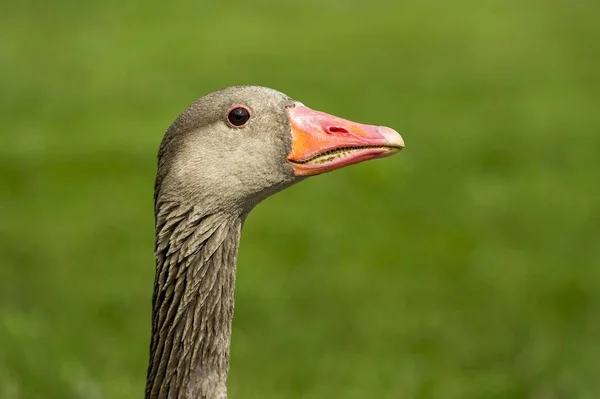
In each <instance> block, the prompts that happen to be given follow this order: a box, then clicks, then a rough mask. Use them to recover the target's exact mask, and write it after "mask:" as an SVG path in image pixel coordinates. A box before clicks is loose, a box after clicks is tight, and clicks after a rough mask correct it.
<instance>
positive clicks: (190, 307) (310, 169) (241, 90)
mask: <svg viewBox="0 0 600 399" xmlns="http://www.w3.org/2000/svg"><path fill="white" fill-rule="evenodd" d="M403 148H404V141H403V139H402V137H401V136H400V135H399V134H398V133H397V132H396V131H395V130H393V129H391V128H388V127H383V126H373V125H366V124H361V123H356V122H352V121H349V120H345V119H342V118H339V117H336V116H333V115H329V114H327V113H324V112H319V111H316V110H313V109H311V108H308V107H307V106H305V105H303V104H302V103H300V102H298V101H295V100H293V99H292V98H290V97H288V96H287V95H285V94H283V93H280V92H278V91H276V90H273V89H269V88H265V87H260V86H234V87H227V88H224V89H221V90H219V91H216V92H213V93H210V94H208V95H205V96H204V97H201V98H199V99H197V100H196V101H195V102H193V103H192V104H191V105H190V106H189V107H188V108H186V109H185V110H184V111H183V112H182V113H181V114H180V115H179V117H178V118H177V119H176V120H175V121H174V122H173V124H172V125H171V126H170V127H169V128H168V130H167V132H166V133H165V135H164V137H163V139H162V141H161V144H160V147H159V151H158V168H157V173H156V180H155V187H154V212H155V247H154V249H155V258H156V274H155V280H154V293H153V296H152V335H151V342H150V358H149V365H148V373H147V381H146V390H145V397H146V399H165V398H168V399H175V398H177V399H191V398H194V399H199V398H200V399H226V398H227V384H226V383H227V374H228V371H229V354H230V343H231V326H232V320H233V310H234V287H235V281H236V263H237V253H238V245H239V239H240V233H241V229H242V225H243V223H244V220H245V219H246V216H247V215H248V213H249V212H250V211H251V210H252V209H253V208H254V207H255V206H256V204H258V203H259V202H260V201H262V200H264V199H265V198H267V197H269V196H270V195H273V194H275V193H277V192H279V191H281V190H283V189H285V188H287V187H289V186H291V185H293V184H295V183H298V182H300V181H302V180H304V179H306V178H307V177H309V176H314V175H318V174H322V173H325V172H330V171H333V170H335V169H339V168H342V167H345V166H348V165H352V164H356V163H359V162H362V161H366V160H369V159H376V158H382V157H386V156H389V155H392V154H394V153H396V152H398V151H399V150H401V149H403Z"/></svg>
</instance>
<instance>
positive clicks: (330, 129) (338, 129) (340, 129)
mask: <svg viewBox="0 0 600 399" xmlns="http://www.w3.org/2000/svg"><path fill="white" fill-rule="evenodd" d="M325 131H326V132H327V133H350V132H348V130H347V129H345V128H343V127H341V126H327V128H325Z"/></svg>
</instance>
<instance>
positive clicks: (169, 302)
mask: <svg viewBox="0 0 600 399" xmlns="http://www.w3.org/2000/svg"><path fill="white" fill-rule="evenodd" d="M156 211H157V212H156V243H155V244H156V247H155V255H156V278H155V283H154V295H153V306H152V341H151V348H150V365H149V367H148V379H147V385H146V399H167V398H168V399H175V398H177V399H187V398H194V399H196V398H201V399H225V398H226V397H227V388H226V379H227V372H228V369H229V347H230V342H231V322H232V319H233V307H234V288H235V272H236V260H237V250H238V244H239V237H240V231H241V226H242V217H241V216H234V215H228V214H225V213H211V214H205V213H203V212H202V211H201V210H199V209H196V208H195V207H183V206H182V205H180V204H177V203H170V202H167V203H159V204H157V208H156Z"/></svg>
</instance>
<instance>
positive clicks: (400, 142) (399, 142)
mask: <svg viewBox="0 0 600 399" xmlns="http://www.w3.org/2000/svg"><path fill="white" fill-rule="evenodd" d="M378 130H379V133H380V134H381V135H382V136H383V137H384V138H385V139H386V140H387V141H388V143H390V144H391V145H393V146H394V147H399V148H400V149H403V148H404V139H403V138H402V136H400V133H398V132H397V131H395V130H394V129H392V128H389V127H386V126H379V128H378Z"/></svg>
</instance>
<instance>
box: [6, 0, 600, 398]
mask: <svg viewBox="0 0 600 399" xmlns="http://www.w3.org/2000/svg"><path fill="white" fill-rule="evenodd" d="M599 13H600V7H599V6H598V5H597V2H592V1H591V0H590V1H580V2H577V3H574V2H567V1H560V0H549V1H546V2H541V1H533V0H526V1H517V0H505V1H500V0H488V1H483V2H475V1H467V0H458V1H455V2H452V3H443V2H435V1H431V0H429V1H424V2H395V3H393V2H391V1H390V2H384V1H382V0H373V1H369V2H367V1H364V2H358V1H340V0H337V1H329V2H327V3H325V2H317V1H315V0H312V1H304V2H294V3H285V2H276V1H260V2H246V3H240V4H233V3H219V5H217V4H216V3H215V4H212V5H206V4H203V2H188V1H181V0H180V1H174V2H171V3H166V2H158V1H146V2H141V1H133V2H127V3H124V2H117V1H116V0H107V1H103V2H90V3H87V4H86V3H84V2H75V1H68V0H60V1H54V2H42V1H39V0H29V1H22V2H19V3H17V2H16V1H12V2H11V1H8V2H3V3H2V4H1V5H0V76H1V77H0V82H1V88H0V90H1V93H2V95H1V96H0V113H1V114H0V117H1V121H2V129H0V134H1V136H0V138H1V140H2V145H0V194H1V198H2V201H1V202H0V220H1V221H0V398H2V399H16V398H27V399H29V398H31V399H37V398H61V399H62V398H116V399H119V398H134V397H142V392H143V386H144V378H145V372H146V361H147V353H148V339H149V329H150V319H149V318H150V297H151V292H152V282H153V272H154V266H153V257H152V239H153V230H152V229H153V217H152V186H153V177H154V170H155V154H156V149H157V145H158V142H159V140H160V138H161V137H162V134H163V132H164V130H165V129H166V127H167V126H168V125H169V124H170V123H171V122H172V120H173V119H174V118H175V117H176V115H177V114H178V113H179V112H180V111H181V110H182V109H183V108H184V107H185V106H187V105H188V104H189V103H190V102H191V101H193V100H194V99H195V98H196V97H198V96H200V95H202V94H204V93H207V92H209V91H212V90H214V89H218V88H220V87H223V86H227V85H231V84H243V83H253V84H261V85H266V86H270V87H273V88H276V89H278V90H281V91H283V92H285V93H287V94H289V95H291V96H293V97H295V98H297V99H298V100H300V101H302V102H304V103H305V104H307V105H309V106H311V107H313V108H317V109H322V110H324V111H327V112H331V113H334V114H338V115H340V116H343V117H347V118H350V119H354V120H358V121H363V122H366V123H378V124H385V125H389V126H393V127H395V128H397V129H398V130H399V131H400V132H401V133H402V134H403V136H404V137H405V140H406V142H407V145H408V147H407V150H406V151H405V152H403V153H402V154H400V155H398V156H396V157H393V158H390V159H386V160H382V161H376V162H371V163H366V164H363V165H360V166H354V167H352V168H348V169H346V170H342V171H338V172H336V173H333V174H329V175H324V176H320V177H317V178H313V179H311V180H309V181H307V182H304V183H302V184H300V185H298V186H296V187H293V188H291V189H289V190H287V191H286V192H283V193H281V194H278V195H277V196H275V197H274V198H272V199H269V200H268V201H267V202H265V203H264V204H261V205H260V206H259V207H258V208H257V209H256V210H255V211H254V212H253V214H252V215H251V216H250V217H249V219H248V221H247V223H246V226H245V231H244V234H243V239H242V246H241V253H240V261H239V276H238V285H237V304H236V318H235V321H234V336H233V351H232V362H231V374H230V382H229V386H230V394H231V397H232V398H307V399H311V398H449V399H452V398H533V399H550V398H597V397H600V382H599V381H600V380H599V379H598V376H600V340H599V339H598V337H600V316H599V312H600V188H599V183H598V181H599V180H600V179H599V176H600V157H599V150H600V113H599V108H600V28H599V27H598V26H599V25H598V23H597V17H598V15H599Z"/></svg>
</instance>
